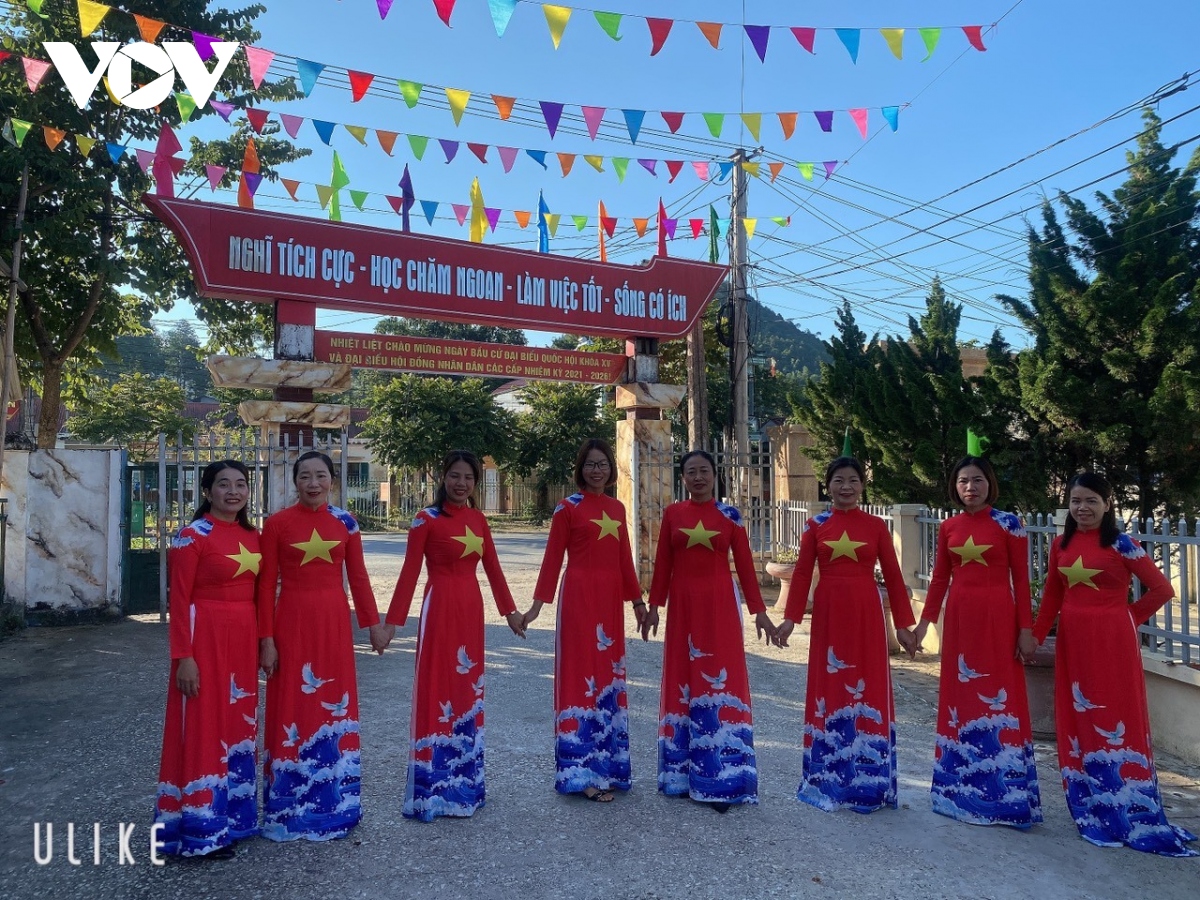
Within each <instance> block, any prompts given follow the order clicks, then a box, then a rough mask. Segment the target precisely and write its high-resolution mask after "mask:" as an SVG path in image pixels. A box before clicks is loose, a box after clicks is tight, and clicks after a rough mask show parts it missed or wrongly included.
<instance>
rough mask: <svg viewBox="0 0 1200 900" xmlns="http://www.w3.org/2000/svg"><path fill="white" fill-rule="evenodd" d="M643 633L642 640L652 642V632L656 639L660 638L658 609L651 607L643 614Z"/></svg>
mask: <svg viewBox="0 0 1200 900" xmlns="http://www.w3.org/2000/svg"><path fill="white" fill-rule="evenodd" d="M640 630H641V632H642V640H643V641H648V640H650V634H651V632H653V633H654V636H655V637H658V607H657V606H653V605H651V606H650V607H649V608H648V609H646V610H645V611H644V612H643V614H642V624H641V628H640Z"/></svg>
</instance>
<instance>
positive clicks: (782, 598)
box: [766, 547, 799, 610]
mask: <svg viewBox="0 0 1200 900" xmlns="http://www.w3.org/2000/svg"><path fill="white" fill-rule="evenodd" d="M798 557H799V554H798V553H797V551H796V548H795V547H781V548H777V549H776V550H775V553H774V555H773V556H772V558H771V561H770V562H769V563H767V566H766V569H767V574H768V575H770V576H771V577H772V578H778V579H779V599H778V600H776V601H775V608H776V609H778V610H783V609H785V608H786V607H787V599H788V592H789V591H790V590H791V587H792V574H793V573H794V572H795V570H796V559H797V558H798Z"/></svg>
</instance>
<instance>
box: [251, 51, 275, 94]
mask: <svg viewBox="0 0 1200 900" xmlns="http://www.w3.org/2000/svg"><path fill="white" fill-rule="evenodd" d="M243 49H245V51H246V64H247V65H248V66H250V80H251V81H252V82H254V89H255V90H256V91H257V90H258V89H259V88H260V87H262V83H263V79H264V78H266V77H267V69H269V68H271V61H272V60H273V59H275V53H274V52H273V51H271V50H264V49H262V48H261V47H245V48H243Z"/></svg>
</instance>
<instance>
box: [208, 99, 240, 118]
mask: <svg viewBox="0 0 1200 900" xmlns="http://www.w3.org/2000/svg"><path fill="white" fill-rule="evenodd" d="M208 105H209V106H211V107H212V108H213V109H215V110H216V111H217V115H219V116H220V117H221V118H222V119H224V120H225V121H226V122H228V121H229V117H230V116H231V115H232V114H233V110H234V106H233V104H232V103H228V102H226V101H224V100H209V101H208Z"/></svg>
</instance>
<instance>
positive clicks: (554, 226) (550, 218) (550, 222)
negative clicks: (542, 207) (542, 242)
mask: <svg viewBox="0 0 1200 900" xmlns="http://www.w3.org/2000/svg"><path fill="white" fill-rule="evenodd" d="M561 218H562V213H546V227H547V228H549V229H550V237H554V236H555V235H557V234H558V220H559V219H561Z"/></svg>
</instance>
